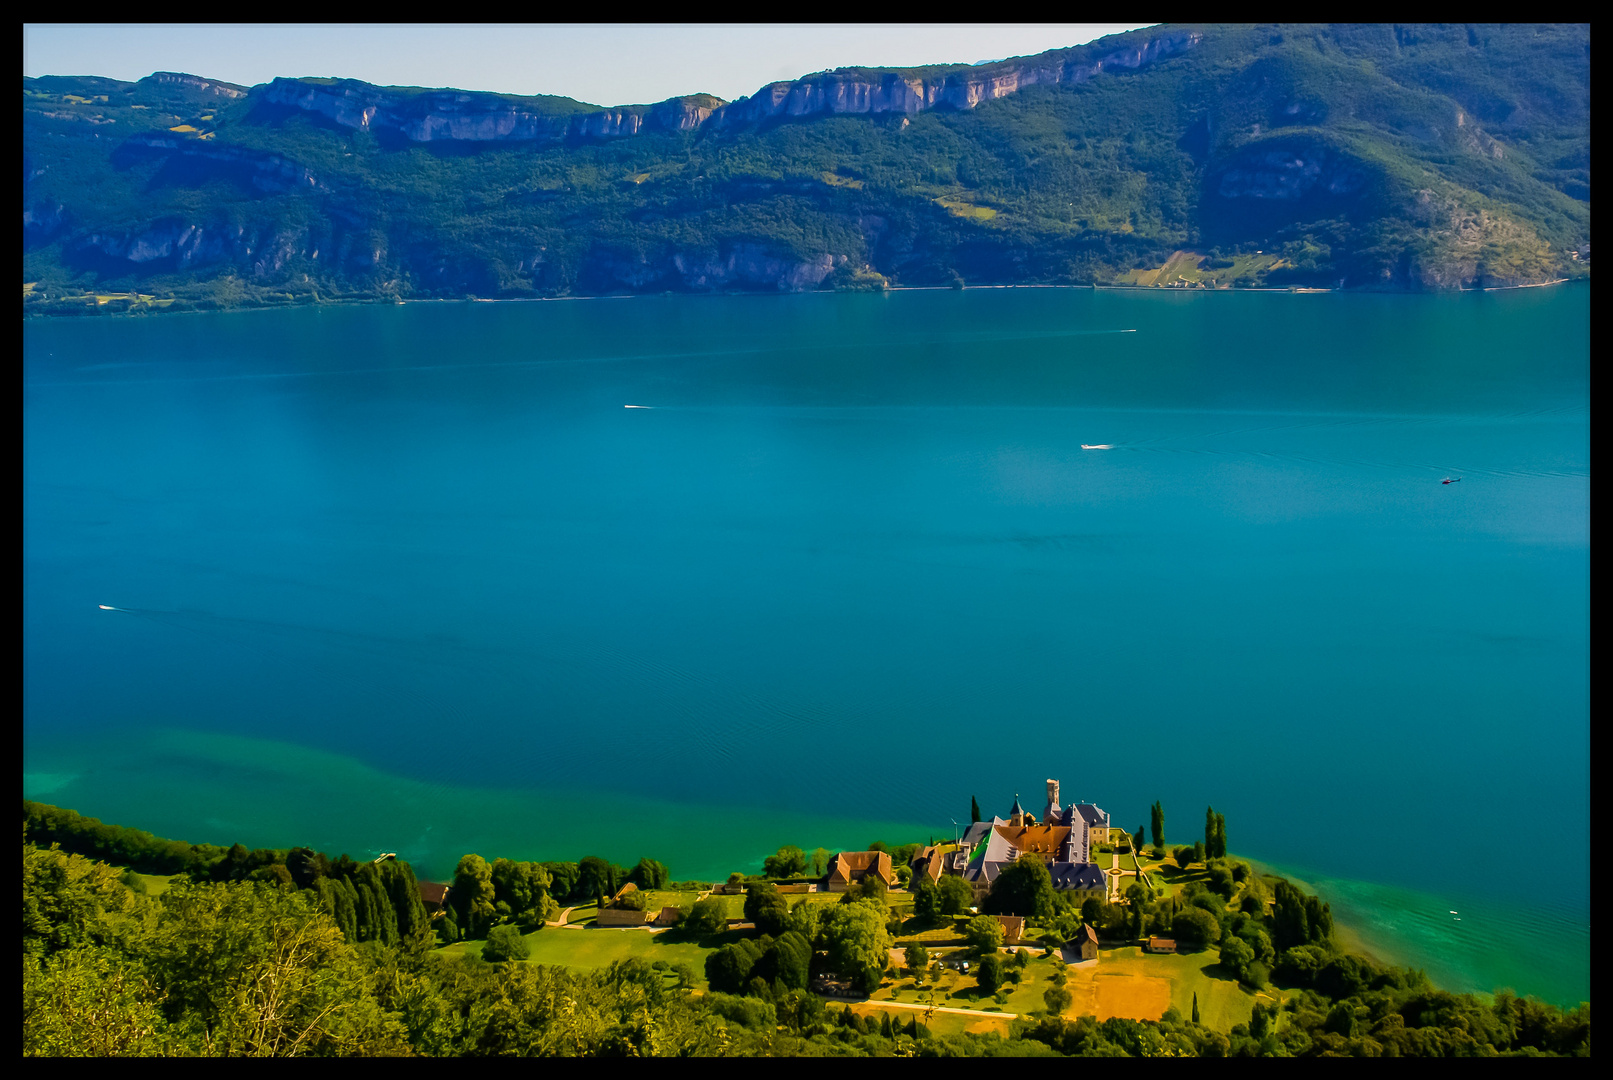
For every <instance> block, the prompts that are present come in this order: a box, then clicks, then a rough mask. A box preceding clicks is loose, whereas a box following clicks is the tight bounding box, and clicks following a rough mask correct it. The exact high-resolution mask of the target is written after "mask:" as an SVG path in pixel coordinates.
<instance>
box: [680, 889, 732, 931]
mask: <svg viewBox="0 0 1613 1080" xmlns="http://www.w3.org/2000/svg"><path fill="white" fill-rule="evenodd" d="M683 926H684V929H685V930H687V931H688V932H689V933H690V934H691V935H693V936H694V937H697V938H700V937H710V936H711V935H712V934H720V933H722V931H723V930H725V929H727V927H728V916H727V915H725V914H724V913H723V905H722V901H721V900H718V899H717V898H716V897H714V896H708V897H706V898H705V899H704V900H697V901H695V905H694V908H693V909H692V910H691V911H690V912H689V918H688V919H686V920H685V921H684V924H683Z"/></svg>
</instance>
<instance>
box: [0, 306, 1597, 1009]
mask: <svg viewBox="0 0 1613 1080" xmlns="http://www.w3.org/2000/svg"><path fill="white" fill-rule="evenodd" d="M1589 303H1590V289H1589V287H1588V286H1587V285H1578V286H1572V287H1560V288H1553V289H1536V290H1523V291H1518V292H1512V293H1490V294H1467V295H1460V296H1354V295H1333V294H1327V295H1291V294H1262V293H1240V294H1219V295H1205V296H1188V295H1182V296H1171V295H1158V294H1149V293H1136V292H1093V291H1091V290H1057V289H1012V290H978V291H977V290H969V291H966V292H963V293H953V292H909V293H897V294H890V295H884V296H868V295H859V296H850V295H807V296H779V297H700V298H688V297H672V296H667V297H650V298H637V299H632V300H626V299H623V300H592V301H570V302H544V303H530V304H418V305H408V306H405V307H386V308H380V307H376V308H369V307H364V308H358V307H354V308H335V309H303V310H287V311H271V312H245V313H233V314H217V315H198V316H183V317H171V318H150V319H107V320H85V321H82V322H70V321H50V322H41V321H31V322H25V324H24V345H25V360H24V364H25V367H24V515H25V516H24V545H25V546H24V597H23V600H24V612H23V614H24V630H25V654H24V675H25V679H24V695H23V696H24V708H25V724H26V729H25V748H24V750H25V753H24V792H25V795H27V796H29V797H37V798H44V799H48V800H49V801H52V802H56V803H59V804H62V805H67V806H72V807H74V808H76V809H78V810H80V811H81V812H84V813H88V814H95V815H97V816H101V817H103V818H106V819H108V820H113V821H118V822H122V823H127V824H133V825H139V826H140V827H143V828H147V829H150V830H152V831H154V832H158V833H162V834H166V835H172V836H182V837H185V838H188V839H194V840H210V841H218V842H233V841H235V840H241V841H243V842H246V843H249V844H250V843H260V844H277V845H283V844H290V843H300V842H309V843H317V844H318V845H320V846H323V847H326V848H327V849H330V850H333V851H335V850H348V851H351V852H353V853H355V854H359V853H363V852H369V851H377V850H382V849H384V850H388V851H398V852H400V854H402V855H403V857H405V858H410V859H413V860H414V861H416V863H417V864H418V865H419V866H421V867H422V868H423V869H424V870H425V871H426V872H427V873H435V874H443V873H447V872H450V871H451V869H452V866H453V863H454V861H455V860H457V858H458V856H459V855H460V854H462V853H464V852H465V851H468V850H480V851H482V852H483V853H485V854H507V855H511V856H518V857H519V856H526V857H544V858H576V857H578V856H580V855H582V854H587V853H597V854H602V855H606V856H608V857H611V858H615V859H617V860H618V861H631V860H635V859H637V858H638V857H639V856H640V855H654V856H656V857H658V858H661V859H662V860H663V861H665V862H667V863H668V864H669V865H670V866H671V868H672V871H673V873H674V875H675V876H685V875H687V876H711V875H718V874H726V873H727V872H728V871H729V870H732V869H740V868H749V867H750V866H751V865H752V864H756V863H759V861H760V858H761V856H762V855H765V854H768V853H770V852H771V850H772V849H773V848H774V847H776V846H778V845H779V844H781V843H786V842H794V843H799V844H802V845H803V846H807V847H809V848H810V847H814V846H817V845H819V844H822V845H824V846H827V847H831V848H834V847H838V846H842V845H857V846H861V845H862V844H864V843H866V842H867V841H869V840H872V839H875V838H876V837H884V838H886V839H888V840H891V841H899V840H901V839H906V838H924V837H926V836H931V835H934V836H941V835H946V834H948V833H949V832H950V831H951V830H952V828H953V826H952V819H953V818H959V819H962V813H963V811H964V810H966V809H967V806H968V799H969V798H970V796H971V795H973V796H977V797H979V799H980V802H981V805H982V807H983V808H984V809H985V810H986V811H987V812H988V813H991V812H993V811H995V812H1004V811H1006V808H1007V804H1008V803H1009V802H1010V800H1011V799H1012V798H1013V795H1014V794H1015V793H1016V792H1018V793H1020V794H1022V795H1025V796H1027V797H1028V798H1030V799H1031V800H1033V801H1037V800H1039V799H1040V795H1039V794H1038V793H1039V792H1040V789H1041V783H1042V779H1043V778H1044V777H1058V778H1060V779H1061V780H1062V781H1063V785H1064V792H1065V794H1066V796H1067V797H1068V796H1075V797H1078V798H1084V799H1090V800H1092V801H1095V802H1097V803H1098V804H1099V805H1101V806H1104V807H1105V808H1107V809H1109V810H1110V811H1111V812H1112V813H1113V814H1114V815H1115V816H1116V818H1117V819H1118V820H1117V824H1125V825H1127V826H1128V827H1135V826H1136V825H1137V824H1140V823H1144V822H1146V821H1147V820H1148V818H1147V808H1148V806H1149V805H1150V804H1151V803H1152V802H1153V801H1154V800H1155V799H1159V800H1161V801H1162V802H1163V804H1164V806H1165V809H1166V815H1167V821H1166V832H1167V839H1168V840H1170V841H1186V842H1191V840H1192V839H1193V837H1194V836H1195V835H1202V821H1203V816H1204V807H1205V806H1206V805H1209V804H1213V805H1214V806H1215V808H1216V809H1217V810H1218V811H1220V812H1222V813H1224V814H1225V815H1226V818H1227V823H1228V833H1229V838H1230V841H1231V845H1232V847H1233V848H1234V850H1237V851H1242V852H1245V853H1247V854H1250V855H1253V856H1255V857H1258V858H1260V859H1262V860H1264V861H1267V862H1269V863H1272V864H1274V865H1277V866H1281V867H1285V868H1292V869H1294V870H1295V871H1296V872H1301V873H1302V876H1307V875H1308V876H1307V878H1306V879H1307V880H1311V881H1313V882H1314V883H1316V884H1317V885H1318V886H1319V887H1321V888H1323V889H1324V891H1326V892H1327V893H1328V895H1329V896H1330V898H1333V899H1334V900H1335V902H1336V903H1338V905H1339V906H1340V910H1341V913H1342V912H1348V913H1349V920H1350V921H1351V923H1352V925H1354V926H1355V927H1357V929H1358V930H1359V931H1360V932H1361V933H1362V934H1363V935H1365V936H1371V937H1372V938H1373V941H1372V946H1373V948H1374V949H1375V951H1378V952H1381V953H1383V954H1384V955H1386V956H1392V957H1393V958H1395V959H1400V960H1404V961H1407V962H1415V963H1419V964H1420V965H1421V966H1427V967H1428V968H1429V970H1430V972H1431V973H1433V974H1436V977H1439V978H1442V979H1444V980H1445V981H1446V983H1447V985H1453V986H1455V987H1456V988H1459V989H1479V990H1489V989H1492V988H1494V987H1496V986H1500V985H1511V986H1513V987H1514V988H1516V989H1517V990H1519V991H1520V992H1526V993H1527V992H1532V993H1536V994H1539V995H1541V996H1544V997H1548V998H1550V999H1552V1000H1557V1001H1562V1002H1570V1003H1571V1002H1574V1001H1578V1000H1580V999H1582V998H1588V997H1589V929H1588V927H1589V910H1588V909H1589V880H1588V871H1587V869H1586V866H1585V859H1584V854H1583V851H1584V848H1585V846H1586V845H1585V835H1584V833H1585V827H1586V824H1587V823H1588V821H1589V719H1588V708H1589V705H1588V701H1589V658H1588V652H1589V512H1590V508H1589V487H1590V480H1589V475H1590V467H1589V390H1588V383H1589V343H1588V342H1589ZM627 405H634V406H641V407H640V408H631V409H629V408H624V406H627ZM1082 444H1103V445H1108V446H1109V447H1111V448H1110V449H1105V450H1083V449H1082ZM1446 476H1452V477H1457V476H1459V477H1461V480H1460V482H1459V483H1454V484H1450V485H1443V484H1441V483H1440V480H1441V479H1442V478H1444V477H1446ZM102 604H105V605H111V606H113V607H116V608H119V609H122V610H118V611H107V610H102V609H101V608H99V607H98V605H102ZM1451 909H1454V910H1456V911H1458V912H1459V913H1460V915H1459V916H1450V915H1448V914H1447V912H1448V911H1449V910H1451ZM1436 915H1437V916H1438V917H1439V919H1434V918H1433V917H1434V916H1436ZM1458 918H1459V919H1460V922H1458V921H1457V919H1458ZM1429 920H1433V921H1429ZM1440 920H1446V921H1440ZM1513 932H1521V933H1524V934H1525V935H1526V936H1528V937H1529V939H1530V941H1531V943H1532V945H1533V946H1534V949H1535V951H1534V952H1533V953H1532V956H1533V958H1534V959H1533V961H1532V962H1531V963H1530V964H1529V965H1528V966H1527V967H1525V968H1522V969H1519V968H1518V967H1517V966H1516V965H1513V964H1512V962H1511V961H1508V960H1506V959H1505V958H1504V956H1502V954H1503V953H1504V951H1505V950H1501V949H1498V948H1497V947H1496V946H1495V945H1494V944H1493V942H1495V941H1498V940H1501V939H1503V938H1506V936H1507V935H1508V934H1509V933H1513Z"/></svg>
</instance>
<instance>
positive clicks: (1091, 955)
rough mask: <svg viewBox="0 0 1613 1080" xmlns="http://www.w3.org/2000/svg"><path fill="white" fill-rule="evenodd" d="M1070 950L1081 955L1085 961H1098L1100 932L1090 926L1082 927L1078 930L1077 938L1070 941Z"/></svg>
mask: <svg viewBox="0 0 1613 1080" xmlns="http://www.w3.org/2000/svg"><path fill="white" fill-rule="evenodd" d="M1069 949H1070V951H1071V952H1076V953H1079V954H1080V956H1081V959H1083V960H1096V959H1097V958H1098V932H1097V931H1096V930H1094V929H1092V927H1090V926H1082V927H1081V929H1080V930H1077V931H1076V933H1075V937H1073V938H1071V939H1070V943H1069Z"/></svg>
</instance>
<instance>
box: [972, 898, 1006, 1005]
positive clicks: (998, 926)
mask: <svg viewBox="0 0 1613 1080" xmlns="http://www.w3.org/2000/svg"><path fill="white" fill-rule="evenodd" d="M963 936H964V938H965V939H966V940H967V941H968V942H969V944H970V945H972V946H973V947H974V948H976V949H979V950H980V951H981V952H983V953H994V952H996V951H997V950H998V949H999V948H1001V947H1002V943H1003V924H1002V923H1001V922H1000V921H998V919H997V917H996V916H995V915H976V916H975V917H974V918H972V919H970V920H969V925H968V926H966V927H964V930H963ZM993 989H995V988H993Z"/></svg>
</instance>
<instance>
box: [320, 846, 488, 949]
mask: <svg viewBox="0 0 1613 1080" xmlns="http://www.w3.org/2000/svg"><path fill="white" fill-rule="evenodd" d="M327 880H328V879H327ZM342 884H343V885H347V886H348V888H349V889H350V888H351V884H350V882H349V881H345V880H344V881H343V882H342ZM448 902H449V903H450V904H452V905H453V906H454V908H455V909H456V910H457V911H458V913H459V928H460V930H461V931H462V932H463V933H464V934H465V936H466V937H472V938H477V937H481V936H482V935H484V934H486V933H487V930H488V928H489V927H491V926H492V925H493V920H494V919H496V918H497V917H498V911H497V909H496V908H494V906H493V904H494V893H493V868H492V867H491V866H489V865H487V860H486V859H484V858H482V857H481V856H480V855H466V856H465V857H464V858H462V859H460V860H459V866H458V867H457V868H456V869H455V870H454V884H453V888H452V889H450V890H449V893H448ZM339 916H340V912H338V917H339Z"/></svg>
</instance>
